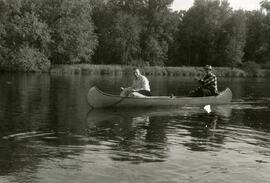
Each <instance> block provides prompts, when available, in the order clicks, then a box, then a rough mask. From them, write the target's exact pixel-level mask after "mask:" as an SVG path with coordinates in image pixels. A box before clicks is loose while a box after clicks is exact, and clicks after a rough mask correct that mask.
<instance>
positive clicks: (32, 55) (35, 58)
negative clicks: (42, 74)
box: [11, 46, 51, 72]
mask: <svg viewBox="0 0 270 183" xmlns="http://www.w3.org/2000/svg"><path fill="white" fill-rule="evenodd" d="M12 65H13V67H14V68H13V69H12V68H11V69H12V70H14V69H15V70H19V71H27V72H31V71H48V70H49V68H50V66H51V63H50V61H49V59H48V58H47V57H46V56H45V54H44V53H42V52H40V51H39V50H38V49H36V48H31V47H29V46H22V47H21V48H20V49H19V51H18V52H17V53H16V55H15V57H14V58H13V60H12Z"/></svg>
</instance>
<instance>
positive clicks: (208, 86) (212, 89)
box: [189, 65, 218, 97]
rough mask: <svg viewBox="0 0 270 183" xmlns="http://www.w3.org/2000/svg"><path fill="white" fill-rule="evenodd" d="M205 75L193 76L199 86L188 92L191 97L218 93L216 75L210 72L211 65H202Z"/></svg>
mask: <svg viewBox="0 0 270 183" xmlns="http://www.w3.org/2000/svg"><path fill="white" fill-rule="evenodd" d="M204 71H205V76H204V77H203V78H202V79H198V78H195V79H196V80H197V81H198V82H199V83H200V84H201V86H200V87H198V88H197V89H195V90H193V91H191V92H190V94H189V96H191V97H204V96H216V95H218V89H217V77H216V76H215V74H214V73H213V72H212V66H210V65H206V66H205V67H204Z"/></svg>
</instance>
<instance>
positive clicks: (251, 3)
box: [172, 0, 261, 10]
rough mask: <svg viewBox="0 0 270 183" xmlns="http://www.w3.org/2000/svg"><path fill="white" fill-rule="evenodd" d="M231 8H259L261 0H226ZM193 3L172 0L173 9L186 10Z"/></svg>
mask: <svg viewBox="0 0 270 183" xmlns="http://www.w3.org/2000/svg"><path fill="white" fill-rule="evenodd" d="M228 1H229V3H230V5H231V7H232V8H233V9H240V8H241V9H245V10H254V9H259V8H260V4H259V3H260V1H261V0H228ZM192 4H193V0H174V3H173V5H172V9H173V10H186V9H188V8H190V7H191V6H192Z"/></svg>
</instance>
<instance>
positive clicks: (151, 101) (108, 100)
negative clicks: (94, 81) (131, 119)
mask: <svg viewBox="0 0 270 183" xmlns="http://www.w3.org/2000/svg"><path fill="white" fill-rule="evenodd" d="M87 100H88V103H89V105H90V106H91V107H94V108H103V107H150V106H187V105H207V104H226V103H229V102H231V100H232V92H231V90H230V89H229V88H227V89H226V90H224V91H223V92H221V93H220V94H219V95H218V96H210V97H169V96H153V97H143V98H138V97H121V96H119V95H111V94H107V93H104V92H102V91H100V90H99V89H98V88H97V87H92V88H90V90H89V92H88V95H87Z"/></svg>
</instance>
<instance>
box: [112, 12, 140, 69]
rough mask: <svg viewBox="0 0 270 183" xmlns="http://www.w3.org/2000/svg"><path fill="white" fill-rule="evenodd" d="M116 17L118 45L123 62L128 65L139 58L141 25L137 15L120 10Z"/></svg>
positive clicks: (116, 39) (116, 40)
mask: <svg viewBox="0 0 270 183" xmlns="http://www.w3.org/2000/svg"><path fill="white" fill-rule="evenodd" d="M116 17H117V18H116V23H115V24H116V25H115V34H116V36H115V42H116V47H117V48H119V49H120V51H119V52H120V59H121V63H122V64H126V65H127V64H129V63H131V62H132V61H133V60H137V59H138V55H139V52H140V47H139V38H140V37H139V36H140V31H141V26H140V23H139V21H138V18H137V17H136V16H135V17H134V16H132V15H130V14H126V13H123V12H119V13H118V14H117V16H116Z"/></svg>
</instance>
